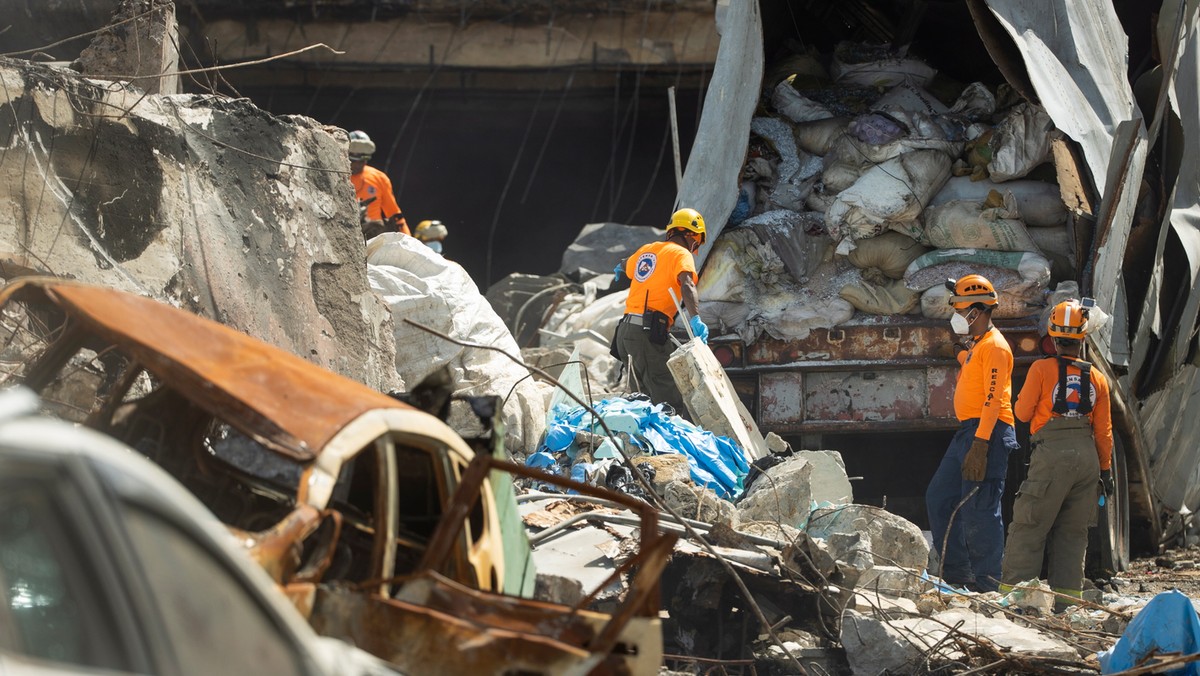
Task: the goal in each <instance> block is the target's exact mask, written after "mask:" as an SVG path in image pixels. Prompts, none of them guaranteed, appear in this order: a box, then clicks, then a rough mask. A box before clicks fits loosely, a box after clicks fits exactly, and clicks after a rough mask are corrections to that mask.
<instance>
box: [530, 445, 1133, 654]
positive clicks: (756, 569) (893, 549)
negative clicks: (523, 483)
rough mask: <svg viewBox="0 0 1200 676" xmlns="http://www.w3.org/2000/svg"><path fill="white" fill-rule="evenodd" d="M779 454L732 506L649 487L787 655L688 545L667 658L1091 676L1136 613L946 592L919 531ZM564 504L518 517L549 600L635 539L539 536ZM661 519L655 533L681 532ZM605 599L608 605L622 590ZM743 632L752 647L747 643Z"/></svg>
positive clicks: (533, 508) (681, 487) (542, 500)
mask: <svg viewBox="0 0 1200 676" xmlns="http://www.w3.org/2000/svg"><path fill="white" fill-rule="evenodd" d="M786 452H790V449H786ZM790 453H791V455H790V456H788V457H786V458H784V459H783V460H782V462H779V463H777V464H775V465H773V466H770V467H768V468H767V469H766V470H765V471H764V472H763V473H762V475H761V476H759V477H758V478H757V479H755V480H754V481H753V483H752V484H751V486H750V488H749V489H748V490H747V492H746V494H745V495H744V496H743V497H742V498H741V499H740V500H737V501H736V503H731V502H730V501H727V500H723V499H720V498H718V497H716V496H715V495H714V494H713V493H712V492H711V491H708V490H706V489H704V488H702V487H699V486H697V485H695V484H694V483H692V482H689V481H680V480H674V481H669V482H666V483H665V484H663V485H662V489H661V490H660V491H658V492H659V493H660V494H661V495H662V496H663V502H664V503H665V504H666V505H668V506H670V507H671V508H672V509H674V510H675V511H676V512H677V513H679V514H680V515H681V516H683V517H684V518H687V519H691V520H693V521H692V523H694V524H695V526H694V527H695V528H696V529H697V532H699V533H700V534H702V535H703V537H704V538H705V539H706V540H707V541H708V542H709V543H710V544H711V545H712V546H713V549H714V551H715V552H716V553H717V554H719V555H720V556H721V557H722V558H723V559H724V560H725V562H726V563H727V564H728V565H729V566H732V568H733V570H735V571H736V572H737V574H738V575H739V577H741V579H742V581H743V583H744V584H745V585H746V586H747V588H748V589H749V590H750V592H751V595H752V597H753V600H754V603H755V604H756V605H757V606H758V608H759V609H760V610H761V612H762V613H763V614H764V616H765V617H766V619H767V621H768V622H770V623H772V624H773V625H776V629H777V634H778V637H779V638H780V640H781V642H782V647H781V646H780V645H779V644H777V643H775V642H774V641H773V640H771V639H770V638H769V636H768V635H767V634H765V633H762V629H761V626H760V625H759V624H758V621H757V619H756V618H755V617H754V616H753V615H752V614H751V613H750V612H749V611H748V610H747V608H746V606H747V603H746V602H745V601H744V600H743V597H742V595H741V592H740V591H739V589H738V588H737V586H736V585H734V584H733V582H732V578H730V577H729V575H728V572H727V570H726V569H725V568H723V566H722V565H721V564H720V563H719V562H718V561H717V560H716V559H714V558H713V556H712V553H711V552H709V551H707V550H705V549H704V548H702V547H700V546H698V544H697V543H695V542H694V541H693V540H691V539H690V538H689V537H687V536H685V539H684V540H681V541H680V543H679V544H677V545H676V549H675V552H674V554H673V556H672V558H671V560H670V562H669V563H668V565H667V568H666V569H665V570H664V573H663V607H664V611H665V613H666V614H667V615H668V616H669V619H667V620H665V621H664V640H665V641H666V643H667V647H666V652H667V653H672V654H678V655H694V656H696V657H697V658H706V659H718V658H720V657H721V656H722V655H724V656H728V655H731V654H743V655H744V654H746V653H745V652H742V651H743V650H749V655H750V656H752V659H751V662H752V663H753V664H755V665H756V667H757V669H759V673H794V672H795V667H794V663H793V662H792V659H795V660H798V661H799V662H800V663H801V665H802V666H803V667H804V668H805V669H806V670H807V671H808V673H831V674H832V673H841V674H849V673H855V674H858V673H863V674H880V673H932V672H933V671H937V670H939V669H948V668H960V669H966V668H969V667H968V666H965V665H971V666H975V667H979V666H983V665H985V664H998V665H1007V668H1008V669H1010V670H1011V671H1012V672H1013V673H1050V672H1052V671H1053V670H1054V669H1061V668H1066V669H1077V670H1081V671H1087V670H1088V669H1089V667H1088V664H1089V662H1088V660H1089V659H1094V658H1091V657H1090V656H1092V655H1093V654H1094V653H1096V652H1098V651H1100V650H1103V649H1105V648H1108V647H1111V645H1112V642H1113V640H1115V636H1116V635H1118V634H1119V633H1120V632H1121V631H1122V630H1123V629H1124V627H1125V626H1126V625H1127V624H1128V622H1129V619H1130V617H1131V614H1132V613H1134V612H1136V611H1137V609H1138V608H1139V607H1140V606H1141V605H1144V604H1145V602H1146V601H1145V599H1140V600H1139V599H1137V598H1134V597H1130V596H1120V595H1116V594H1101V592H1100V591H1099V590H1093V591H1094V592H1095V595H1096V596H1095V598H1096V599H1097V601H1098V602H1097V603H1092V604H1088V605H1084V606H1079V607H1074V608H1071V609H1068V610H1067V611H1063V612H1059V613H1054V612H1052V608H1051V606H1052V604H1053V597H1052V596H1051V593H1050V592H1049V587H1048V586H1046V584H1045V583H1044V582H1040V583H1039V582H1036V581H1031V582H1030V583H1028V584H1024V585H1021V586H1020V587H1019V588H1018V589H1017V590H1015V591H1014V592H1012V593H1010V594H1009V595H1007V596H1001V595H1000V594H997V593H994V592H993V593H988V594H975V593H970V592H962V591H959V590H952V589H950V588H948V587H945V586H943V585H942V584H941V583H940V581H939V580H938V579H937V578H935V577H931V576H930V575H929V574H928V573H927V572H926V570H925V568H926V562H927V560H928V557H929V546H928V544H927V542H926V539H925V537H924V535H923V533H922V532H921V530H920V529H919V528H917V527H916V526H915V525H914V524H912V523H910V522H908V521H907V520H905V519H903V518H901V517H899V516H897V515H895V514H892V513H890V512H887V511H886V510H883V509H880V508H878V507H873V506H870V505H859V504H853V503H852V502H851V500H852V490H851V488H850V483H849V480H848V478H847V477H846V475H845V470H844V469H843V468H842V462H841V458H840V455H839V454H837V453H836V452H830V451H796V452H790ZM637 460H640V461H644V460H646V459H645V458H638V459H637ZM655 486H656V489H657V488H659V484H658V483H657V482H656V484H655ZM562 498H563V496H557V495H549V494H547V495H541V496H537V498H536V499H534V500H530V501H528V502H526V503H525V506H524V507H523V513H524V514H525V522H526V526H527V528H529V530H530V532H531V534H532V535H531V537H532V538H533V540H532V541H533V545H534V546H533V549H534V557H535V560H537V561H538V565H539V570H541V571H543V572H542V575H543V576H545V575H547V573H546V572H545V571H548V570H553V571H554V573H553V574H554V576H555V578H554V580H553V583H552V584H551V582H549V581H548V582H547V583H546V585H547V588H551V587H552V588H553V589H554V590H555V591H554V594H555V597H556V598H568V599H569V598H573V594H574V593H575V591H574V590H575V589H576V588H577V587H587V586H588V585H589V584H593V585H594V584H597V583H598V582H599V581H601V580H603V579H605V578H606V575H607V574H609V573H611V572H612V571H614V570H616V568H617V566H618V565H619V562H620V561H621V560H622V556H623V554H622V553H623V552H627V551H629V548H630V546H631V538H632V537H633V531H632V528H631V527H629V526H628V525H626V523H622V522H621V521H620V516H619V515H618V514H617V513H616V512H614V511H612V510H601V511H602V512H605V514H597V515H596V516H595V517H593V518H592V519H586V520H584V521H581V522H578V523H576V524H574V525H573V526H572V527H570V528H567V529H565V530H558V531H556V532H553V533H551V534H550V535H549V537H546V538H545V539H543V538H542V536H541V535H540V533H542V532H544V531H545V532H549V531H546V530H545V529H546V525H547V524H548V523H559V522H560V521H561V519H560V518H559V517H555V516H551V515H552V514H554V513H558V512H561V510H562V507H561V506H556V501H558V500H561V499H562ZM572 504H577V503H574V502H573V503H572ZM578 509H580V508H579V507H578V506H576V507H575V510H576V511H577V510H578ZM661 514H662V518H663V519H664V527H665V528H669V529H673V530H674V531H675V532H680V533H683V530H684V529H683V528H682V527H680V526H677V525H672V523H673V518H672V517H671V516H670V515H668V514H667V513H665V512H662V513H661ZM560 578H561V579H560ZM1119 582H1120V580H1116V581H1114V586H1115V585H1116V584H1117V583H1119ZM608 593H609V594H611V595H614V596H613V597H615V596H619V594H620V590H619V589H618V588H616V587H613V588H611V589H610V590H609V592H608ZM597 607H598V608H603V607H604V604H597ZM746 632H750V633H751V634H752V635H755V636H757V639H756V640H753V641H750V642H749V643H744V642H743V640H744V639H743V635H744V634H745V633H746ZM1106 637H1108V638H1106ZM785 651H786V653H785Z"/></svg>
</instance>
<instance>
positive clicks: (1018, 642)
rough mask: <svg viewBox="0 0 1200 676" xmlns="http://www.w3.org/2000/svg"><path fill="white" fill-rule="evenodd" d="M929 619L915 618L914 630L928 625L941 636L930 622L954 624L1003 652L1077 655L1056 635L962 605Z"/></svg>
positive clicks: (1069, 657) (1060, 656)
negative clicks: (974, 610)
mask: <svg viewBox="0 0 1200 676" xmlns="http://www.w3.org/2000/svg"><path fill="white" fill-rule="evenodd" d="M933 620H936V622H933V621H930V620H927V619H921V620H916V621H915V622H914V624H913V625H912V627H913V628H914V629H916V630H917V631H921V630H923V629H928V630H929V634H930V635H931V636H934V637H937V638H938V639H939V640H940V638H941V637H940V636H937V632H938V631H939V629H933V627H934V626H936V627H938V628H940V631H941V632H945V627H947V626H950V627H953V626H958V630H959V631H961V632H964V633H967V634H971V635H973V636H978V637H980V638H985V639H987V640H989V641H991V642H992V643H995V644H996V645H997V646H998V647H999V648H1000V649H1001V650H1004V651H1007V652H1013V653H1017V654H1022V655H1031V656H1036V657H1049V658H1053V659H1060V660H1076V659H1079V653H1077V652H1076V651H1075V649H1074V648H1072V647H1071V646H1069V645H1067V644H1066V643H1065V642H1063V641H1062V640H1060V639H1059V638H1057V637H1055V636H1053V635H1050V634H1045V633H1042V632H1039V631H1038V630H1036V629H1033V628H1031V627H1024V626H1021V625H1019V624H1017V623H1015V622H1012V621H1011V620H1008V619H1006V618H1004V617H987V616H986V615H980V614H979V613H976V612H972V611H970V610H967V609H966V608H954V609H951V610H947V611H945V612H941V613H938V614H937V615H934V616H933ZM900 622H908V620H901V621H900ZM960 622H961V623H962V624H961V625H959V623H960ZM937 623H941V624H937Z"/></svg>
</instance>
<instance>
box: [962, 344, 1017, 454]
mask: <svg viewBox="0 0 1200 676" xmlns="http://www.w3.org/2000/svg"><path fill="white" fill-rule="evenodd" d="M958 363H959V364H960V365H961V366H960V368H959V371H958V384H957V385H955V387H954V415H956V416H958V419H959V420H970V419H971V418H979V428H978V429H976V430H975V438H977V439H990V438H991V436H992V429H993V428H994V427H995V426H996V421H997V420H1000V421H1002V422H1005V423H1008V424H1009V425H1012V424H1013V423H1014V422H1015V421H1014V420H1013V409H1012V369H1013V354H1012V348H1011V347H1009V346H1008V341H1007V340H1005V339H1004V336H1003V335H1001V333H1000V330H999V329H997V328H995V327H992V328H991V329H988V331H987V333H985V334H983V336H981V337H980V338H979V340H978V341H977V342H976V343H975V345H974V346H973V347H972V348H971V349H970V350H967V351H966V352H960V353H959V354H958Z"/></svg>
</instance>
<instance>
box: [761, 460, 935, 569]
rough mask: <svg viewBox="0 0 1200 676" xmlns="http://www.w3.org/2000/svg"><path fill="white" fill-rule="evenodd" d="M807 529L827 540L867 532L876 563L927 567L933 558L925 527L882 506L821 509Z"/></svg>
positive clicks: (815, 535) (849, 506) (810, 533)
mask: <svg viewBox="0 0 1200 676" xmlns="http://www.w3.org/2000/svg"><path fill="white" fill-rule="evenodd" d="M806 462H807V461H806ZM785 464H786V463H785ZM780 466H781V467H782V465H780ZM760 481H761V480H760ZM755 488H757V483H756V484H755ZM807 530H808V534H809V535H812V536H813V537H819V538H824V539H826V540H830V538H831V536H832V535H833V534H834V533H842V534H847V535H850V534H854V533H861V534H863V535H864V536H866V537H867V538H868V539H869V540H870V542H871V553H872V556H873V557H874V564H875V565H891V566H900V567H902V568H912V569H915V570H924V569H925V564H926V562H928V560H929V544H928V543H927V542H926V541H925V536H924V535H923V534H922V533H921V529H920V528H917V526H916V525H915V524H913V523H912V522H911V521H909V520H907V519H905V518H903V517H900V516H896V515H895V514H892V513H891V512H889V511H887V510H884V509H881V508H879V507H871V506H869V505H844V506H839V507H829V508H823V509H818V510H816V511H815V512H813V513H812V516H811V517H809V520H808V529H807ZM834 556H835V557H836V556H837V553H836V552H834Z"/></svg>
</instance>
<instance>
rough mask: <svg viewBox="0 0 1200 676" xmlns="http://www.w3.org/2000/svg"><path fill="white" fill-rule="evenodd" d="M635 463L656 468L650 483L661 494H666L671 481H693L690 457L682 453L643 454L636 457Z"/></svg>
mask: <svg viewBox="0 0 1200 676" xmlns="http://www.w3.org/2000/svg"><path fill="white" fill-rule="evenodd" d="M633 464H635V465H638V466H641V465H649V466H650V467H653V468H654V478H652V479H651V480H650V485H652V486H653V487H654V492H656V493H658V494H659V495H665V494H666V489H667V484H669V483H671V482H676V481H677V482H680V483H683V484H692V483H693V482H692V473H691V469H690V467H689V466H688V458H687V456H686V455H684V454H682V453H668V454H666V455H643V456H640V457H637V458H634V459H633Z"/></svg>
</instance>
